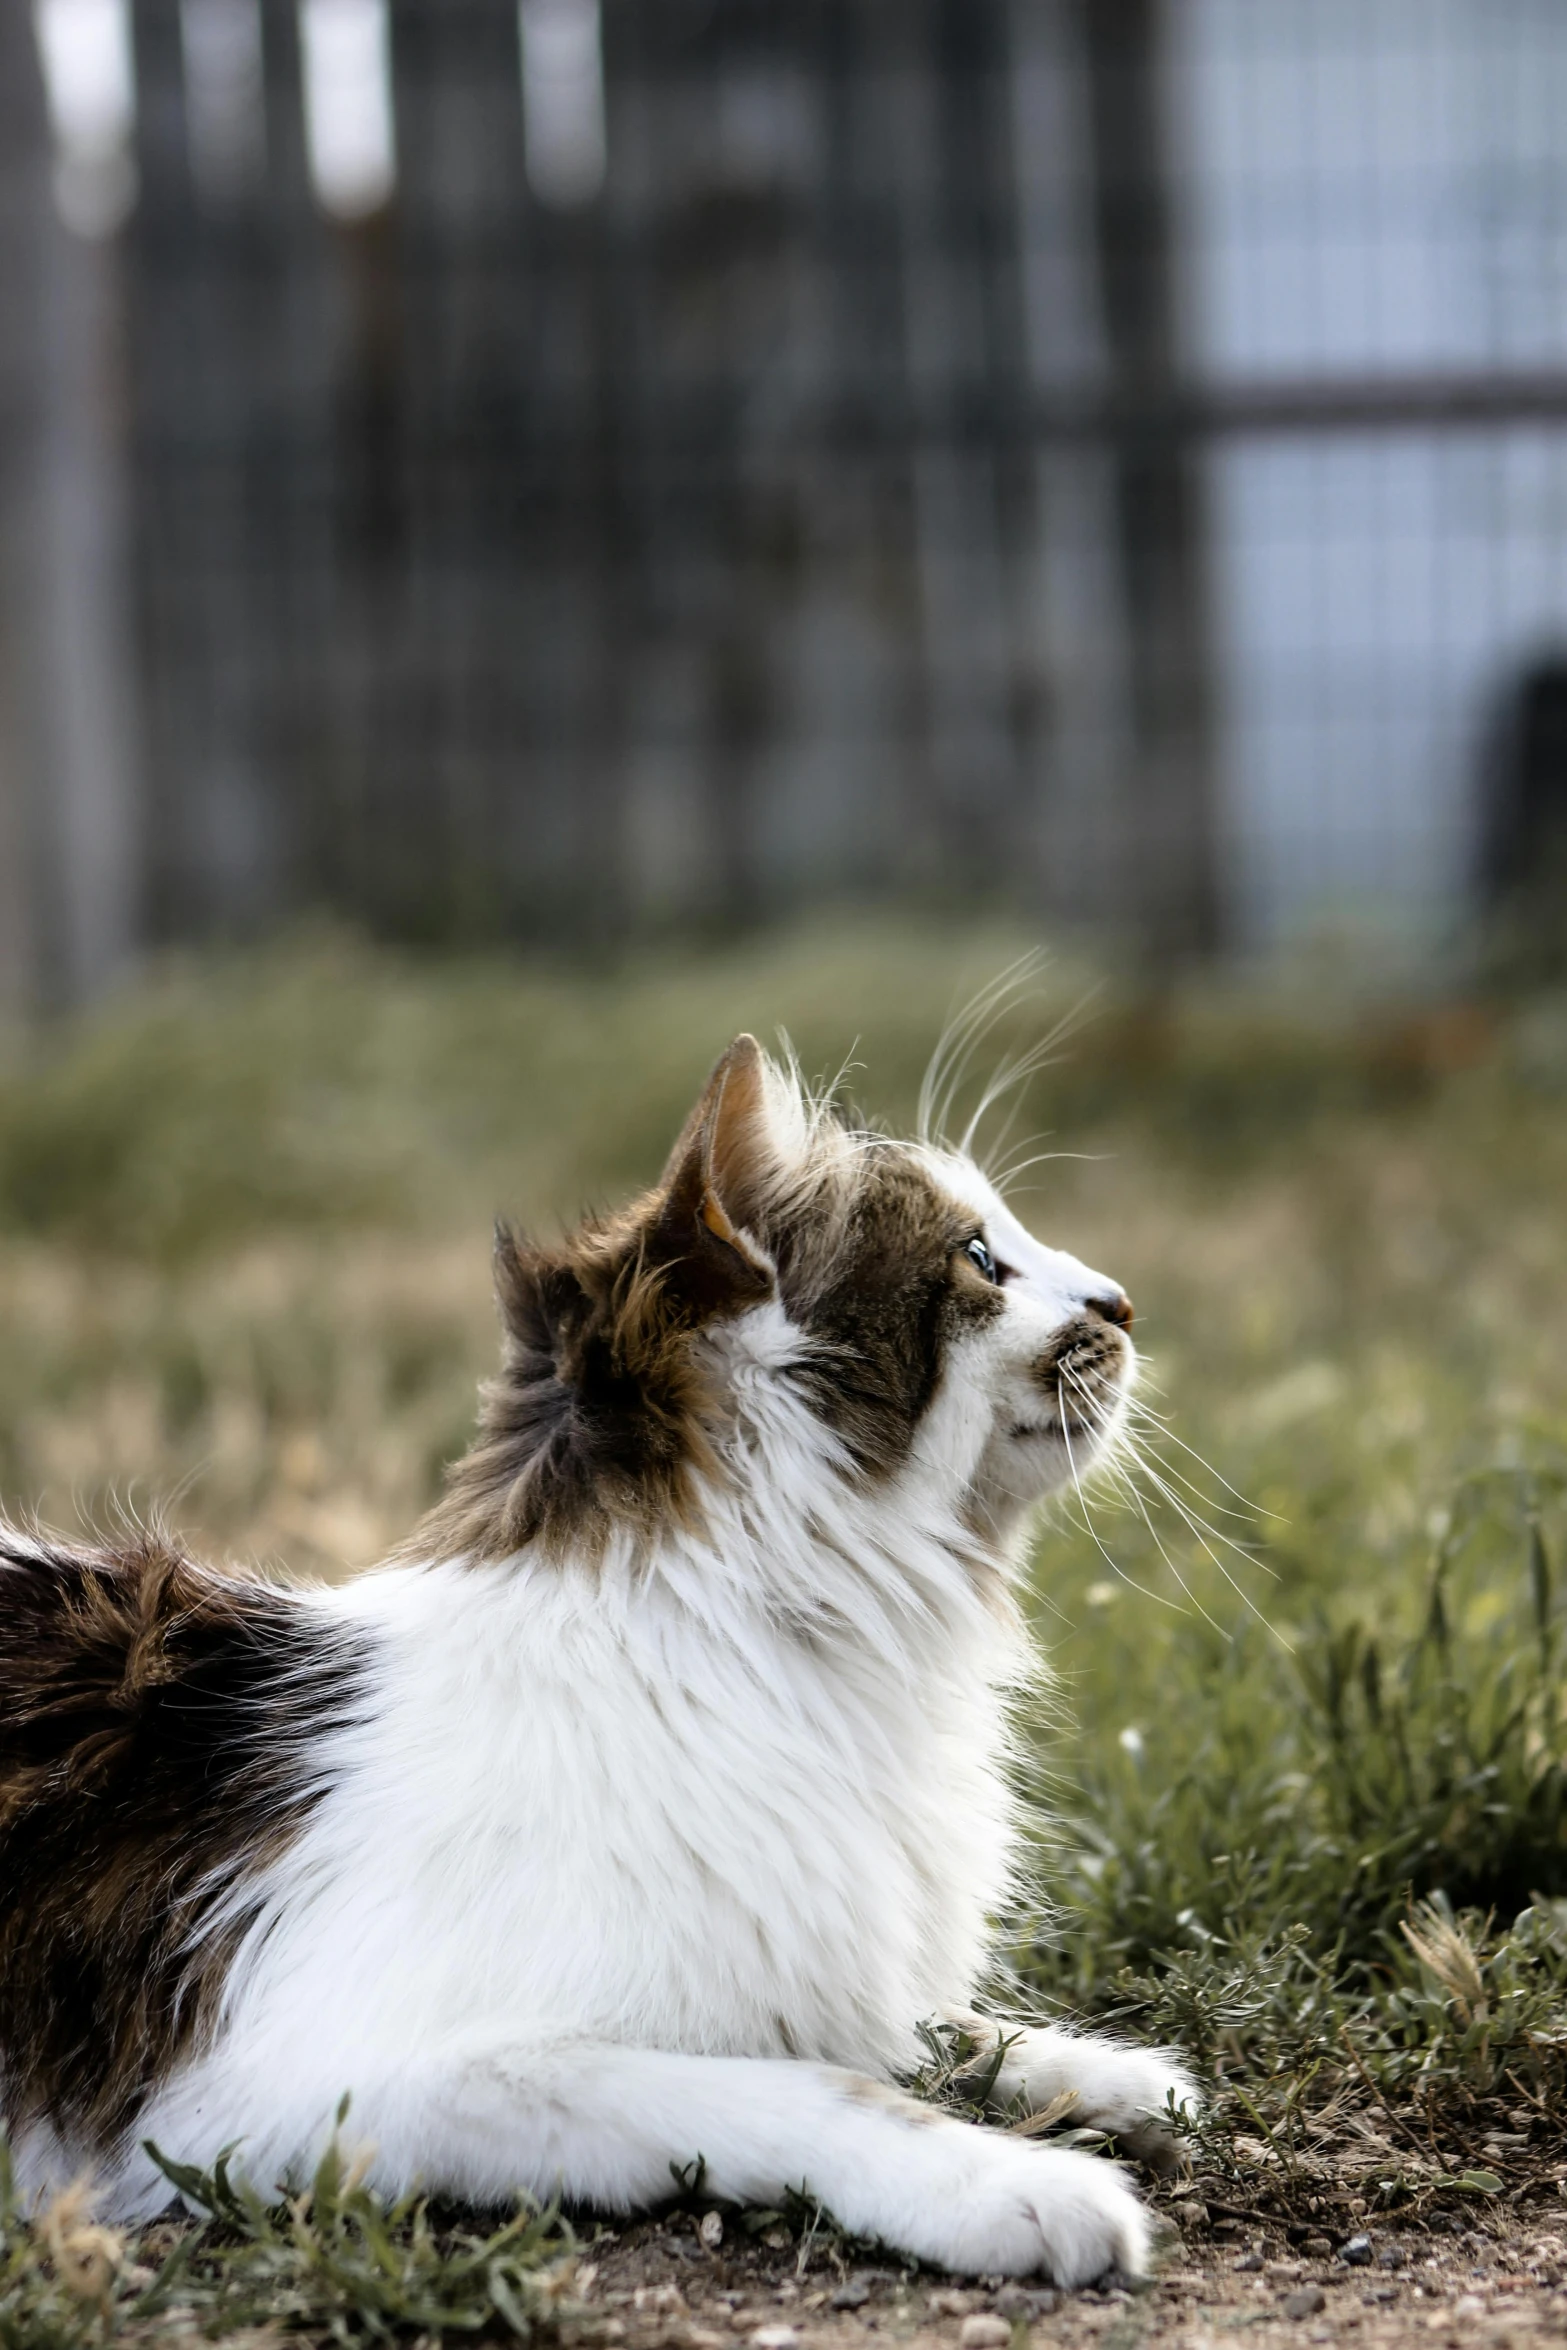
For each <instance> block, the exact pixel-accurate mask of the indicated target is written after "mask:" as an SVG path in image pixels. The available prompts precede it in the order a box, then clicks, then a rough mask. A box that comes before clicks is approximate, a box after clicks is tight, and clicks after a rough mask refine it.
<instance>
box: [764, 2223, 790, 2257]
mask: <svg viewBox="0 0 1567 2350" xmlns="http://www.w3.org/2000/svg"><path fill="white" fill-rule="evenodd" d="M789 2240H790V2239H789V2231H788V2229H787V2228H769V2229H768V2231H767V2233H766V2235H765V2236H764V2237H763V2238H762V2242H763V2243H764V2244H765V2245H766V2246H767V2249H768V2251H769V2252H787V2251H788V2249H789Z"/></svg>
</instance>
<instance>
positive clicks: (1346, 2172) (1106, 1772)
mask: <svg viewBox="0 0 1567 2350" xmlns="http://www.w3.org/2000/svg"><path fill="white" fill-rule="evenodd" d="M1561 1490H1562V1487H1561V1478H1560V1474H1559V1472H1558V1471H1556V1470H1554V1469H1552V1470H1548V1471H1540V1472H1538V1473H1535V1474H1532V1475H1529V1476H1525V1475H1522V1474H1521V1473H1516V1472H1509V1473H1508V1474H1507V1475H1505V1476H1503V1475H1500V1474H1494V1475H1489V1476H1485V1477H1476V1478H1474V1479H1471V1480H1469V1481H1467V1482H1466V1483H1465V1485H1464V1486H1463V1487H1462V1488H1461V1489H1460V1490H1459V1491H1458V1493H1457V1494H1456V1495H1455V1498H1454V1502H1453V1506H1452V1508H1451V1509H1450V1511H1448V1512H1447V1513H1446V1514H1445V1516H1444V1518H1443V1520H1442V1522H1441V1527H1440V1532H1439V1536H1438V1541H1437V1551H1436V1557H1435V1561H1434V1563H1433V1564H1432V1565H1431V1567H1430V1569H1429V1581H1428V1585H1427V1605H1426V1608H1425V1613H1424V1619H1423V1621H1422V1623H1421V1624H1420V1627H1419V1629H1418V1630H1417V1631H1416V1632H1415V1633H1413V1634H1412V1635H1411V1636H1409V1637H1408V1638H1407V1639H1404V1640H1402V1641H1400V1640H1397V1639H1394V1638H1389V1637H1388V1635H1387V1633H1386V1630H1385V1629H1383V1628H1379V1627H1371V1626H1367V1625H1365V1624H1363V1623H1359V1622H1356V1621H1354V1620H1351V1621H1349V1622H1347V1623H1340V1624H1338V1625H1333V1624H1330V1623H1329V1622H1328V1621H1327V1620H1325V1619H1323V1620H1320V1621H1319V1622H1318V1623H1317V1625H1316V1626H1315V1627H1314V1628H1313V1629H1312V1630H1311V1631H1310V1632H1309V1633H1308V1634H1307V1635H1306V1636H1305V1637H1304V1638H1303V1639H1302V1641H1301V1642H1300V1644H1299V1647H1298V1649H1297V1651H1296V1653H1295V1655H1294V1656H1293V1657H1283V1656H1277V1657H1275V1658H1274V1659H1273V1660H1272V1661H1270V1660H1268V1659H1267V1658H1266V1657H1265V1656H1264V1655H1260V1654H1259V1652H1258V1650H1257V1648H1256V1647H1255V1646H1244V1645H1243V1644H1240V1643H1237V1644H1236V1652H1235V1653H1234V1656H1233V1659H1232V1661H1230V1662H1229V1663H1228V1664H1227V1665H1226V1664H1225V1663H1224V1662H1223V1661H1221V1663H1220V1666H1219V1669H1218V1671H1217V1672H1216V1673H1215V1674H1214V1675H1213V1676H1212V1678H1211V1680H1210V1685H1209V1688H1208V1690H1207V1692H1206V1694H1205V1699H1204V1701H1203V1702H1204V1703H1205V1707H1206V1721H1205V1725H1204V1727H1203V1728H1202V1729H1201V1730H1200V1731H1199V1733H1198V1735H1197V1737H1196V1738H1195V1739H1194V1741H1193V1745H1192V1748H1191V1749H1190V1751H1189V1752H1188V1754H1187V1755H1186V1757H1185V1758H1184V1760H1183V1762H1182V1764H1181V1765H1180V1767H1179V1768H1177V1769H1173V1770H1171V1771H1170V1772H1168V1773H1165V1774H1161V1775H1160V1776H1159V1777H1158V1778H1157V1779H1155V1778H1154V1776H1153V1775H1152V1774H1150V1773H1148V1772H1147V1771H1146V1770H1145V1769H1144V1768H1143V1767H1141V1765H1140V1761H1139V1760H1134V1759H1130V1758H1123V1767H1116V1765H1115V1764H1114V1763H1112V1764H1111V1765H1110V1766H1109V1767H1106V1766H1105V1765H1104V1764H1103V1763H1101V1766H1100V1769H1099V1771H1098V1772H1097V1773H1094V1772H1088V1773H1085V1775H1084V1800H1083V1801H1082V1803H1081V1805H1080V1807H1079V1809H1078V1810H1077V1812H1076V1814H1075V1816H1074V1817H1072V1818H1071V1819H1070V1820H1069V1821H1068V1823H1067V1827H1066V1829H1065V1832H1064V1842H1063V1844H1062V1846H1061V1847H1060V1848H1059V1849H1058V1852H1057V1855H1056V1865H1057V1873H1058V1877H1059V1879H1062V1880H1064V1881H1065V1886H1066V1891H1067V1898H1068V1901H1069V1903H1070V1914H1069V1915H1068V1916H1067V1917H1066V1918H1065V1919H1063V1921H1062V1922H1061V1924H1060V1927H1059V1930H1058V1931H1057V1932H1055V1933H1053V1934H1051V1935H1049V1936H1047V1935H1045V1934H1044V1933H1036V1934H1034V1935H1032V1936H1029V1937H1026V1938H1024V1939H1023V1940H1022V1941H1020V1943H1019V1945H1018V1947H1017V1949H1016V1951H1015V1953H1014V1958H1015V1961H1016V1964H1017V1966H1018V1970H1019V1972H1020V1974H1021V1975H1022V1977H1023V1979H1024V1981H1025V1982H1026V1983H1028V1984H1029V1985H1031V1986H1032V1987H1033V1989H1034V1990H1035V1991H1036V1992H1039V1993H1041V1994H1043V1995H1044V1997H1045V1998H1046V1999H1047V2001H1048V2002H1049V2003H1050V2004H1052V2005H1056V2004H1060V2005H1069V2006H1070V2007H1071V2008H1072V2010H1073V2011H1074V2012H1077V2013H1080V2014H1081V2013H1084V2012H1085V2011H1086V2012H1087V2013H1089V2014H1092V2015H1094V2016H1095V2017H1096V2018H1097V2019H1099V2020H1103V2021H1106V2022H1109V2023H1112V2024H1113V2025H1115V2026H1116V2027H1117V2028H1119V2029H1122V2030H1126V2031H1128V2032H1130V2033H1131V2034H1133V2035H1134V2036H1136V2037H1138V2038H1142V2039H1147V2040H1163V2041H1167V2042H1169V2043H1170V2044H1171V2045H1173V2046H1176V2047H1178V2048H1180V2049H1181V2050H1182V2051H1183V2052H1184V2053H1185V2054H1186V2055H1187V2057H1188V2058H1189V2059H1190V2060H1191V2061H1192V2062H1193V2063H1194V2064H1195V2065H1196V2066H1197V2067H1198V2068H1199V2070H1200V2072H1201V2073H1202V2074H1203V2075H1204V2077H1205V2079H1206V2080H1207V2082H1208V2084H1209V2086H1210V2089H1211V2102H1210V2104H1209V2107H1208V2109H1207V2112H1206V2113H1205V2115H1204V2116H1203V2118H1202V2120H1201V2121H1200V2122H1199V2123H1198V2125H1197V2126H1196V2130H1195V2132H1194V2143H1193V2147H1192V2152H1193V2154H1194V2157H1195V2159H1196V2160H1197V2161H1198V2162H1199V2164H1200V2165H1201V2166H1203V2167H1204V2168H1205V2169H1206V2170H1207V2171H1209V2172H1210V2173H1211V2174H1212V2175H1213V2179H1214V2180H1216V2181H1218V2182H1219V2183H1220V2184H1219V2188H1218V2189H1217V2190H1216V2191H1219V2192H1221V2193H1222V2194H1224V2195H1228V2196H1230V2197H1232V2198H1235V2199H1237V2200H1239V2201H1241V2202H1246V2201H1247V2200H1248V2199H1249V2200H1250V2203H1251V2204H1254V2205H1256V2207H1257V2208H1262V2209H1269V2208H1271V2209H1274V2210H1276V2211H1279V2212H1282V2213H1285V2214H1291V2213H1293V2214H1295V2215H1296V2216H1300V2215H1302V2214H1303V2213H1305V2212H1308V2211H1309V2212H1318V2211H1319V2207H1323V2198H1324V2197H1327V2198H1328V2199H1329V2202H1330V2203H1331V2201H1332V2200H1333V2199H1334V2198H1335V2197H1336V2198H1338V2199H1339V2200H1340V2201H1343V2202H1345V2204H1346V2209H1347V2208H1348V2201H1347V2199H1348V2198H1350V2197H1351V2196H1352V2195H1353V2196H1356V2197H1358V2198H1359V2199H1360V2201H1361V2205H1362V2208H1369V2209H1373V2210H1375V2209H1390V2208H1394V2207H1408V2206H1414V2207H1416V2208H1419V2209H1427V2208H1433V2207H1443V2206H1450V2205H1453V2204H1455V2203H1461V2202H1462V2201H1463V2200H1465V2199H1473V2198H1476V2197H1478V2198H1481V2199H1483V2198H1484V2197H1486V2196H1487V2195H1491V2194H1499V2193H1503V2192H1506V2193H1512V2192H1514V2191H1516V2190H1518V2189H1520V2188H1521V2187H1523V2186H1525V2185H1528V2184H1530V2183H1548V2184H1550V2185H1551V2187H1552V2188H1553V2190H1554V2185H1555V2181H1556V2180H1557V2178H1558V2176H1559V2175H1560V2174H1561V2160H1560V2155H1561V2149H1560V2139H1559V2131H1558V2130H1557V2128H1556V2127H1555V2125H1554V2124H1553V2122H1552V2120H1551V2117H1552V2115H1553V2114H1559V2113H1560V2111H1561V2110H1562V2106H1563V2102H1564V2100H1567V1699H1564V1694H1563V1682H1562V1677H1561V1674H1560V1670H1559V1659H1560V1654H1561V1648H1562V1642H1563V1638H1564V1633H1567V1624H1564V1619H1563V1607H1562V1598H1561V1594H1560V1592H1559V1591H1558V1589H1557V1587H1556V1586H1557V1577H1556V1574H1555V1570H1554V1568H1553V1563H1552V1554H1551V1543H1550V1539H1549V1537H1548V1534H1547V1521H1548V1520H1549V1519H1550V1518H1551V1516H1552V1514H1553V1513H1559V1509H1560V1502H1561ZM1232 1676H1233V1678H1232ZM1167 1727H1168V1728H1171V1729H1173V1728H1174V1724H1173V1722H1171V1723H1170V1724H1167ZM962 2077H963V2076H962V2074H961V2072H959V2073H958V2074H957V2075H956V2076H955V2079H956V2083H957V2084H958V2085H959V2086H961V2082H962ZM952 2085H953V2084H952V2082H951V2081H949V2082H948V2083H947V2084H945V2087H946V2090H947V2093H948V2094H950V2092H951V2087H952ZM942 2086H943V2084H941V2083H939V2082H938V2084H937V2087H938V2089H940V2088H941V2087H942ZM1226 2183H1227V2184H1226ZM1259 2199H1260V2200H1259Z"/></svg>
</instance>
